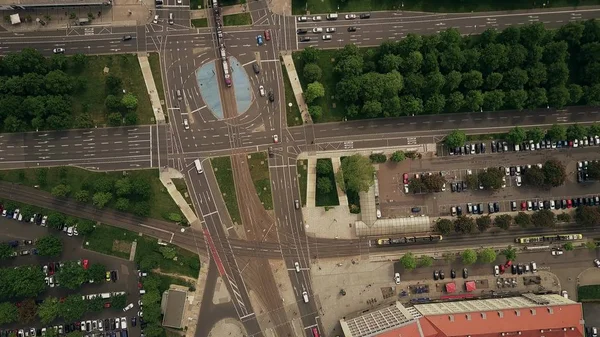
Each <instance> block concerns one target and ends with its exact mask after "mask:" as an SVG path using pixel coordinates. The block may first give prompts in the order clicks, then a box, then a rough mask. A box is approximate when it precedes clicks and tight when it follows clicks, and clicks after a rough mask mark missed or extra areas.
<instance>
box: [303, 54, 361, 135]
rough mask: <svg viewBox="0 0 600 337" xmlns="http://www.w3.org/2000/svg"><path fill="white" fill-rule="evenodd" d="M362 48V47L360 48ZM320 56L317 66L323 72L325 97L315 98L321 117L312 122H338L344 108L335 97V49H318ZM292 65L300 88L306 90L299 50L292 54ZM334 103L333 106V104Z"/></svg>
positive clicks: (342, 116)
mask: <svg viewBox="0 0 600 337" xmlns="http://www.w3.org/2000/svg"><path fill="white" fill-rule="evenodd" d="M361 50H362V49H361ZM319 52H320V57H319V60H318V62H317V64H318V65H319V67H321V70H322V72H323V75H322V77H321V80H320V81H319V82H321V83H322V84H323V87H325V97H322V98H319V99H317V100H316V101H315V102H314V103H312V104H313V105H314V104H317V105H320V106H321V108H322V109H323V117H322V118H321V119H319V120H318V121H314V122H321V123H326V122H338V121H341V120H342V119H343V118H344V110H343V109H341V107H340V103H339V102H337V100H336V99H335V91H334V90H335V86H336V84H337V81H336V79H335V76H334V72H333V66H334V60H335V55H336V52H337V51H336V50H320V51H319ZM293 59H294V65H295V66H296V71H297V72H298V79H299V80H300V84H301V85H302V89H304V90H306V86H307V85H308V83H307V82H306V81H305V80H304V74H303V71H302V70H303V69H304V63H303V62H302V60H301V59H300V52H295V53H294V54H293ZM332 97H333V98H332ZM334 105H335V106H334Z"/></svg>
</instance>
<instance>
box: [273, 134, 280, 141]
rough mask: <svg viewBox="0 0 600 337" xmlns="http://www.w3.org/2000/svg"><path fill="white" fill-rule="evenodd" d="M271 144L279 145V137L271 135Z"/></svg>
mask: <svg viewBox="0 0 600 337" xmlns="http://www.w3.org/2000/svg"><path fill="white" fill-rule="evenodd" d="M273 143H279V136H277V135H273Z"/></svg>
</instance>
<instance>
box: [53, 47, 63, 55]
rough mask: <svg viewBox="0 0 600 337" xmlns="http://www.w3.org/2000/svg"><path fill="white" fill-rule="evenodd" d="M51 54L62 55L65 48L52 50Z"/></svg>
mask: <svg viewBox="0 0 600 337" xmlns="http://www.w3.org/2000/svg"><path fill="white" fill-rule="evenodd" d="M52 52H53V53H54V54H64V53H65V48H54V49H52Z"/></svg>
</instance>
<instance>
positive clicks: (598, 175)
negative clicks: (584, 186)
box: [587, 161, 600, 180]
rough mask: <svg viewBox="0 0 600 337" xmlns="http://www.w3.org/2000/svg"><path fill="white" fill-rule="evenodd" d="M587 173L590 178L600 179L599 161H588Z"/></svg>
mask: <svg viewBox="0 0 600 337" xmlns="http://www.w3.org/2000/svg"><path fill="white" fill-rule="evenodd" d="M587 174H588V175H589V179H591V180H600V163H598V162H596V161H591V162H589V164H588V166H587Z"/></svg>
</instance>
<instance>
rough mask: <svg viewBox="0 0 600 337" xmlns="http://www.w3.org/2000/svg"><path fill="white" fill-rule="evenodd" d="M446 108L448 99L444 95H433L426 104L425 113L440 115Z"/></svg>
mask: <svg viewBox="0 0 600 337" xmlns="http://www.w3.org/2000/svg"><path fill="white" fill-rule="evenodd" d="M445 106H446V98H445V97H444V95H442V94H433V95H431V96H430V97H429V98H428V99H427V101H426V102H425V107H424V109H425V111H426V112H429V113H434V114H439V113H440V112H442V111H444V107H445Z"/></svg>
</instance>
